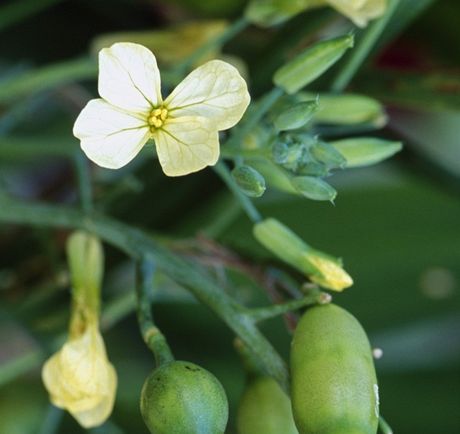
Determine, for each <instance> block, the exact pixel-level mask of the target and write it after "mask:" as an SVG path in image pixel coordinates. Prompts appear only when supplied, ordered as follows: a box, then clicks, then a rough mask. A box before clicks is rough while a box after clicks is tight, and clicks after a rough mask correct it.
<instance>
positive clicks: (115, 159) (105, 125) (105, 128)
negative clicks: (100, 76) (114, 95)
mask: <svg viewBox="0 0 460 434" xmlns="http://www.w3.org/2000/svg"><path fill="white" fill-rule="evenodd" d="M73 134H74V136H75V137H77V138H78V139H80V140H81V148H82V149H83V151H84V152H85V154H86V155H87V157H88V158H89V159H90V160H92V161H93V162H94V163H96V164H98V165H99V166H101V167H106V168H109V169H118V168H120V167H122V166H125V165H126V164H128V163H129V162H130V161H131V160H132V159H133V158H134V157H135V156H136V155H137V154H138V153H139V151H140V150H141V149H142V147H143V146H144V145H145V142H147V140H148V139H149V135H150V133H149V128H148V126H147V122H146V120H145V119H142V118H141V117H140V116H136V115H133V114H130V113H127V112H125V111H123V110H120V109H118V108H117V107H114V106H112V105H111V104H108V103H106V102H105V101H103V100H102V99H93V100H91V101H90V102H89V103H88V104H87V105H86V107H85V108H84V109H83V110H82V112H81V113H80V115H79V116H78V118H77V120H76V121H75V125H74V128H73Z"/></svg>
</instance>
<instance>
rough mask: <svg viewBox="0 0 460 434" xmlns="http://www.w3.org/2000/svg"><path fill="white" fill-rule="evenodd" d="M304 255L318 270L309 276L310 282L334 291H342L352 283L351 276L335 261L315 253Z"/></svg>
mask: <svg viewBox="0 0 460 434" xmlns="http://www.w3.org/2000/svg"><path fill="white" fill-rule="evenodd" d="M304 257H305V260H306V261H308V262H309V263H310V264H313V266H314V267H316V269H317V270H318V271H319V273H318V274H311V275H310V276H309V277H310V280H311V281H312V282H315V283H317V284H318V285H320V286H322V287H324V288H329V289H332V290H334V291H342V290H343V289H345V288H348V287H349V286H351V285H353V279H352V278H351V276H350V275H349V274H348V273H347V272H346V271H345V270H344V269H343V268H342V267H341V266H340V265H338V264H337V263H336V262H335V261H332V260H331V259H328V258H326V257H324V256H321V255H315V253H306V254H304Z"/></svg>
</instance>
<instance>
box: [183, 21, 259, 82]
mask: <svg viewBox="0 0 460 434" xmlns="http://www.w3.org/2000/svg"><path fill="white" fill-rule="evenodd" d="M249 24H250V23H249V21H248V20H247V19H246V18H245V17H241V18H240V19H238V20H236V21H234V22H233V24H232V25H231V26H229V27H228V28H227V29H226V30H224V31H223V32H222V34H221V35H219V36H218V37H217V38H214V39H211V40H209V41H207V42H206V43H204V44H203V45H202V46H201V47H199V48H198V49H197V50H195V52H193V53H192V54H191V55H190V56H189V57H188V58H187V59H185V60H184V61H183V62H182V63H180V64H179V65H177V66H176V67H175V68H174V73H175V74H177V75H184V74H185V73H186V72H187V70H189V69H190V68H191V67H192V66H193V65H194V64H195V63H196V62H197V61H198V60H200V59H201V58H202V57H203V56H204V55H206V54H207V53H208V52H209V51H211V50H213V49H216V48H220V47H222V46H223V45H225V44H226V43H227V42H228V41H229V40H230V39H233V38H234V37H235V36H236V35H237V34H238V33H240V32H242V31H243V30H244V29H245V28H246V27H248V25H249Z"/></svg>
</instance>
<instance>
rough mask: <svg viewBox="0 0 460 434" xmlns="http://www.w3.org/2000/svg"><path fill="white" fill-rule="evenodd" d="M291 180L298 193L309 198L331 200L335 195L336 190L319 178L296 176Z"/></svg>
mask: <svg viewBox="0 0 460 434" xmlns="http://www.w3.org/2000/svg"><path fill="white" fill-rule="evenodd" d="M291 182H292V185H293V187H294V188H295V189H296V190H297V191H298V192H299V193H301V194H302V195H303V196H305V197H306V198H308V199H311V200H329V201H331V202H332V201H333V200H334V199H335V197H336V196H337V191H335V189H334V188H333V187H332V186H331V185H329V184H328V183H327V182H326V181H323V180H322V179H321V178H315V177H314V176H296V177H295V178H293V179H292V180H291Z"/></svg>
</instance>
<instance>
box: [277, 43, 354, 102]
mask: <svg viewBox="0 0 460 434" xmlns="http://www.w3.org/2000/svg"><path fill="white" fill-rule="evenodd" d="M351 47H353V36H351V35H346V36H341V37H339V38H333V39H328V40H326V41H321V42H318V43H316V44H315V45H313V46H312V47H310V48H307V49H306V50H305V51H304V52H302V53H300V54H299V55H298V56H297V57H295V58H294V59H293V60H291V61H290V62H289V63H287V64H286V65H284V66H282V67H281V68H280V69H278V70H277V71H276V72H275V75H274V76H273V81H274V82H275V84H276V85H277V86H279V87H281V88H282V89H284V90H285V91H286V92H287V93H289V94H293V93H296V92H297V91H299V90H300V89H302V88H303V87H304V86H306V85H307V84H309V83H311V82H312V81H313V80H315V79H316V78H318V77H319V76H320V75H321V74H322V73H323V72H325V71H326V70H327V69H329V68H330V67H331V66H332V65H333V64H334V63H335V62H337V61H338V60H339V59H340V58H341V57H342V56H343V55H344V53H345V51H347V50H348V49H349V48H351ZM320 103H321V102H320Z"/></svg>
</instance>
